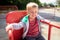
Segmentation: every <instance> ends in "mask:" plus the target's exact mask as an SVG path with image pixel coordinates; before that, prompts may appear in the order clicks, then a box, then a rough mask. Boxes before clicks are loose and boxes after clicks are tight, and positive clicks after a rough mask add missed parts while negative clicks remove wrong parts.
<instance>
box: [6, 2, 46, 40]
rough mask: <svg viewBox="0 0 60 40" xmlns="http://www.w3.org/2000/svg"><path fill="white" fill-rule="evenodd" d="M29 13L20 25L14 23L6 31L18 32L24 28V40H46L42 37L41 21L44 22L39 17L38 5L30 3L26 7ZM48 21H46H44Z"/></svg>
mask: <svg viewBox="0 0 60 40" xmlns="http://www.w3.org/2000/svg"><path fill="white" fill-rule="evenodd" d="M26 9H27V13H28V15H26V16H25V17H24V18H23V19H22V20H21V21H20V22H19V23H12V24H10V25H8V26H7V27H6V31H9V29H12V30H18V29H20V28H22V27H24V34H23V39H26V40H45V39H44V38H43V36H42V35H41V27H40V20H41V19H42V20H44V19H43V18H42V17H41V16H39V15H38V5H37V4H36V3H34V2H30V3H28V4H27V6H26ZM44 21H46V20H44Z"/></svg>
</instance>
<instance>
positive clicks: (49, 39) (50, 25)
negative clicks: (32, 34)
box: [40, 20, 60, 40]
mask: <svg viewBox="0 0 60 40" xmlns="http://www.w3.org/2000/svg"><path fill="white" fill-rule="evenodd" d="M40 22H42V23H45V24H48V25H49V29H48V40H51V29H52V27H55V28H58V29H60V26H56V25H53V24H51V23H49V22H45V21H43V20H40Z"/></svg>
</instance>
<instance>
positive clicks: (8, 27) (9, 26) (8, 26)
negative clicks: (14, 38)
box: [6, 24, 14, 32]
mask: <svg viewBox="0 0 60 40" xmlns="http://www.w3.org/2000/svg"><path fill="white" fill-rule="evenodd" d="M9 30H14V28H13V26H12V24H9V25H7V27H6V32H8V31H9Z"/></svg>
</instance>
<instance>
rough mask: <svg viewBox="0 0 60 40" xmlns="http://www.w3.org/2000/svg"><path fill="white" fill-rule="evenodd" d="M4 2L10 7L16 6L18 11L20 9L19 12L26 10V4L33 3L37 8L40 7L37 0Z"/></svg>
mask: <svg viewBox="0 0 60 40" xmlns="http://www.w3.org/2000/svg"><path fill="white" fill-rule="evenodd" d="M6 1H7V2H8V3H10V4H12V5H17V7H18V9H21V10H24V9H26V4H27V3H29V2H35V3H37V4H38V5H39V7H41V6H42V4H41V2H40V1H39V0H6Z"/></svg>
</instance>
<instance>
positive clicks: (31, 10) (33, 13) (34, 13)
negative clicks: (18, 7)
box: [28, 7, 38, 17]
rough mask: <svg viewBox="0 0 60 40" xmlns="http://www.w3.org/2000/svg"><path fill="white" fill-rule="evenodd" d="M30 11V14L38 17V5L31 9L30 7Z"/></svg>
mask: <svg viewBox="0 0 60 40" xmlns="http://www.w3.org/2000/svg"><path fill="white" fill-rule="evenodd" d="M28 13H29V15H30V16H33V17H36V16H37V14H38V8H37V7H35V8H30V9H28Z"/></svg>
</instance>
